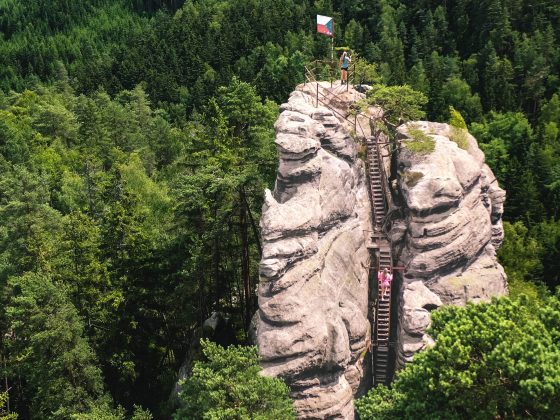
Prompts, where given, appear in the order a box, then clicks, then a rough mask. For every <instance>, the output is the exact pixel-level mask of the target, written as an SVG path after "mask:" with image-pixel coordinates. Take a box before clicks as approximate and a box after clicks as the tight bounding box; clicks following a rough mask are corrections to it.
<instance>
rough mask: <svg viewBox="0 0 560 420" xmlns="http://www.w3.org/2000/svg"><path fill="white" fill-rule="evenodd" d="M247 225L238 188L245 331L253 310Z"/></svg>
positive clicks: (243, 203) (241, 194)
mask: <svg viewBox="0 0 560 420" xmlns="http://www.w3.org/2000/svg"><path fill="white" fill-rule="evenodd" d="M248 230H249V229H248V224H247V207H246V206H245V191H244V189H243V187H240V188H239V236H240V238H241V278H242V279H243V290H244V293H245V330H246V331H247V330H248V328H249V324H250V323H251V312H252V308H253V304H252V302H253V299H252V290H251V289H252V287H251V273H250V272H249V235H248V233H249V232H248Z"/></svg>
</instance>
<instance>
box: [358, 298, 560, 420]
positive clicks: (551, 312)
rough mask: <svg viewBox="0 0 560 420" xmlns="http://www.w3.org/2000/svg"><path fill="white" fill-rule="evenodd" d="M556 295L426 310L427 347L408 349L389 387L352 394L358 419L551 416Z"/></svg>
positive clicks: (557, 352)
mask: <svg viewBox="0 0 560 420" xmlns="http://www.w3.org/2000/svg"><path fill="white" fill-rule="evenodd" d="M559 298H560V296H558V295H556V296H553V297H550V298H548V299H547V300H546V301H545V302H544V303H543V305H542V306H540V307H537V308H536V309H535V308H534V307H528V306H526V305H525V303H526V302H525V300H524V299H523V298H522V299H518V300H511V299H509V298H501V299H494V300H493V301H492V303H489V304H478V305H475V304H468V305H467V306H466V307H465V308H459V307H455V306H448V307H444V308H442V309H440V310H438V311H436V312H434V313H433V318H432V322H433V324H432V327H431V329H430V331H429V332H430V334H431V335H432V336H433V337H434V338H435V340H436V344H435V346H434V347H433V348H431V349H429V350H426V351H424V352H422V353H419V354H418V355H416V356H415V358H414V361H413V362H412V363H410V364H409V365H407V366H406V367H405V368H404V369H403V370H402V371H400V372H399V373H398V374H397V377H396V379H395V381H394V382H393V384H392V387H391V389H387V388H386V387H384V386H380V387H378V388H375V389H373V390H371V391H370V392H369V394H368V395H367V396H366V397H364V398H362V399H360V400H358V401H357V404H356V407H357V410H358V413H359V414H360V418H361V419H399V418H430V419H465V418H469V419H488V418H515V417H517V418H527V417H531V418H543V419H544V418H557V417H558V416H560V400H559V399H558V398H557V396H558V394H559V392H560V363H559V362H560V299H559Z"/></svg>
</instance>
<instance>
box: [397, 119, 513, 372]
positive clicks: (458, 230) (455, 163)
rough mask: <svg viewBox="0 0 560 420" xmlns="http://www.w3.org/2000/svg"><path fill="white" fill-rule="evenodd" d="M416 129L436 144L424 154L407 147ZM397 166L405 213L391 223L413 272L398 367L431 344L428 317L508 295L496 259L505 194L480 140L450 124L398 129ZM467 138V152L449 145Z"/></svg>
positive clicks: (402, 260)
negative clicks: (450, 307) (442, 308)
mask: <svg viewBox="0 0 560 420" xmlns="http://www.w3.org/2000/svg"><path fill="white" fill-rule="evenodd" d="M411 127H414V128H415V129H417V130H421V131H423V132H424V133H425V134H428V135H429V136H430V137H431V138H432V139H433V141H434V142H435V150H434V151H433V152H432V153H429V154H426V155H421V154H418V153H415V152H412V151H411V150H410V149H409V148H408V147H407V146H406V144H407V141H410V139H408V138H409V137H410V136H409V134H408V130H409V129H410V128H411ZM398 131H399V135H400V137H402V138H403V141H402V145H403V147H401V148H400V149H399V152H398V156H397V161H396V166H397V168H396V169H397V171H398V177H397V184H398V187H397V189H398V191H396V195H397V196H398V197H400V201H401V202H400V203H399V204H400V205H401V206H400V210H399V211H397V212H395V214H397V217H393V221H392V229H391V232H392V234H391V236H392V240H393V256H394V257H396V258H395V259H397V258H398V261H399V264H400V265H403V266H406V267H408V269H407V272H406V274H405V275H404V278H403V281H402V284H401V287H400V291H399V293H398V295H399V296H400V302H399V313H398V319H399V324H398V337H397V340H398V354H397V363H398V365H400V366H402V365H404V363H405V362H407V361H409V360H411V358H412V356H413V355H414V353H415V352H417V351H419V350H421V349H422V348H424V347H425V346H426V345H428V344H430V342H431V339H430V337H428V336H427V335H426V334H425V331H426V328H427V327H428V326H429V325H430V314H429V312H430V311H431V310H433V309H435V308H437V307H439V306H441V305H442V304H453V305H464V304H466V302H467V301H472V302H481V301H488V300H490V298H491V297H492V296H500V295H503V294H505V293H507V282H506V276H505V273H504V271H503V269H502V267H501V266H500V264H498V262H497V260H496V249H497V248H498V247H499V246H500V245H501V242H502V240H503V228H502V218H501V217H502V213H503V203H504V200H505V191H503V190H502V189H501V188H500V187H499V186H498V183H497V181H496V178H495V177H494V175H493V173H492V171H491V170H490V168H489V167H488V165H486V164H485V163H484V154H483V153H482V152H481V151H480V149H479V148H478V145H477V142H476V140H475V139H474V138H473V137H472V136H470V135H469V134H466V133H463V134H461V133H460V132H458V131H457V130H456V129H454V128H452V127H450V126H448V125H447V124H438V123H429V122H423V121H420V122H415V123H409V124H407V125H404V126H401V127H400V128H399V130H398ZM457 136H463V140H466V141H467V142H468V147H467V150H463V149H461V148H459V147H458V145H457V143H456V142H454V141H452V139H453V138H457Z"/></svg>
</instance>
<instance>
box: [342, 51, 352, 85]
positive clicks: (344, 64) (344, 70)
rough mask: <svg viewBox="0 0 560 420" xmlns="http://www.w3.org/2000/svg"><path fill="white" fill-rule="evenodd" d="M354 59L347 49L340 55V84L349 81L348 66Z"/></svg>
mask: <svg viewBox="0 0 560 420" xmlns="http://www.w3.org/2000/svg"><path fill="white" fill-rule="evenodd" d="M351 61H352V59H351V58H350V56H349V55H348V53H347V52H346V51H344V52H343V53H342V55H341V56H340V84H341V85H343V84H344V83H348V66H349V65H350V62H351Z"/></svg>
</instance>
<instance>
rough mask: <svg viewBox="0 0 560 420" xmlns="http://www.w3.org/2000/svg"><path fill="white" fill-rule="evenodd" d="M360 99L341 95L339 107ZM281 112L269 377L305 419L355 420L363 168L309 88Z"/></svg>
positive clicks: (264, 284) (365, 206)
mask: <svg viewBox="0 0 560 420" xmlns="http://www.w3.org/2000/svg"><path fill="white" fill-rule="evenodd" d="M310 93H311V92H310ZM355 95H356V93H355V92H352V93H351V94H346V96H344V95H342V100H340V98H338V102H340V103H339V104H338V106H342V107H345V106H348V105H349V104H350V103H351V102H352V101H354V100H355V99H356V98H355ZM344 98H347V99H348V100H347V101H346V102H345V100H344ZM281 110H282V112H281V114H280V116H279V118H278V121H277V122H276V132H277V136H276V144H277V147H278V151H279V157H280V164H279V169H278V175H277V180H276V186H275V189H274V191H273V192H271V191H268V190H267V191H266V192H265V204H264V207H263V214H262V219H261V230H262V237H263V258H262V261H261V264H260V273H261V281H260V285H259V311H258V312H257V316H256V317H257V344H258V347H259V353H260V356H261V358H262V366H263V374H265V375H270V376H278V377H281V378H283V379H284V380H285V381H286V383H287V384H288V385H289V386H290V388H291V391H292V392H291V395H292V398H293V399H294V405H295V407H296V410H297V412H298V417H299V418H309V419H311V418H313V419H324V418H332V419H352V418H354V407H353V396H354V395H355V394H356V393H358V392H361V391H363V390H364V387H365V381H366V380H367V377H369V375H367V374H365V373H364V369H367V367H366V363H365V360H366V358H365V355H366V353H367V349H368V343H369V339H370V323H369V321H368V267H369V263H370V261H369V253H368V250H367V248H366V238H367V237H368V231H369V230H370V229H371V228H370V226H371V222H370V209H369V199H368V193H367V187H366V181H365V174H364V165H363V162H362V161H361V160H359V159H358V158H357V147H356V145H355V143H354V141H353V140H352V138H351V137H350V134H349V132H348V131H347V130H346V128H344V124H342V123H341V121H339V119H338V118H337V116H336V115H335V114H334V113H333V112H332V111H330V110H329V109H328V108H325V107H321V106H319V107H315V103H314V98H313V97H312V96H310V94H308V93H307V92H306V91H305V88H304V87H302V91H295V92H293V93H292V95H291V96H290V99H289V101H288V103H286V104H284V105H282V108H281ZM341 112H344V110H343V109H341Z"/></svg>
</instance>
